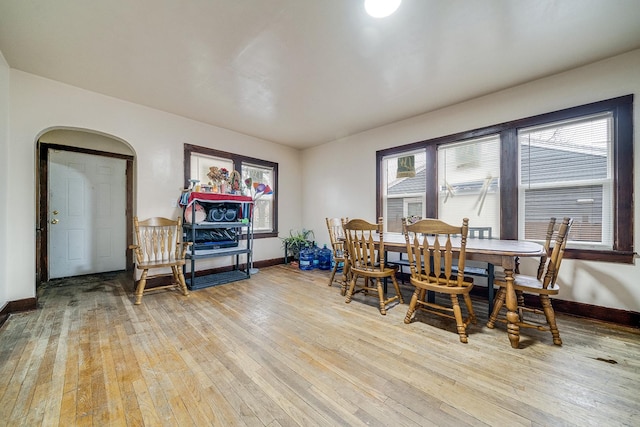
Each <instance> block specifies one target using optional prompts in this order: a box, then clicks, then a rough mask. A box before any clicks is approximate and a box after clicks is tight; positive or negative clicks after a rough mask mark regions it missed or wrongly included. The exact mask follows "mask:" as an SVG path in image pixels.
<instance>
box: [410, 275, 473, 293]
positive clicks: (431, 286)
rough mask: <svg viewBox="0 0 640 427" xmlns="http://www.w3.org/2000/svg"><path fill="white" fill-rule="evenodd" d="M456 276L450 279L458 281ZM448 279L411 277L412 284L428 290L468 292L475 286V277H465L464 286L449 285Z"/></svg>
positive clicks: (454, 281)
mask: <svg viewBox="0 0 640 427" xmlns="http://www.w3.org/2000/svg"><path fill="white" fill-rule="evenodd" d="M456 281H457V278H456V276H452V277H451V279H450V282H451V283H456ZM446 282H447V279H445V278H442V279H441V280H440V281H439V282H438V283H435V282H434V283H431V282H426V281H424V280H419V279H416V278H413V277H412V278H411V284H412V285H413V286H415V287H416V288H420V289H426V290H428V291H435V292H439V293H442V294H467V293H469V292H470V291H471V289H472V288H473V278H472V277H466V276H465V277H464V279H463V281H462V286H457V283H456V285H447V284H446Z"/></svg>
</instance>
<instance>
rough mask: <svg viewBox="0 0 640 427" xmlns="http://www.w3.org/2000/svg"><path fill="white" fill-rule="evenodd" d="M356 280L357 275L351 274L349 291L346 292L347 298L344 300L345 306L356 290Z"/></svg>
mask: <svg viewBox="0 0 640 427" xmlns="http://www.w3.org/2000/svg"><path fill="white" fill-rule="evenodd" d="M357 279H358V275H356V274H353V275H352V276H351V282H350V283H349V289H348V290H347V297H346V298H345V300H344V302H346V303H347V304H349V303H350V302H351V297H353V291H354V290H355V288H356V280H357Z"/></svg>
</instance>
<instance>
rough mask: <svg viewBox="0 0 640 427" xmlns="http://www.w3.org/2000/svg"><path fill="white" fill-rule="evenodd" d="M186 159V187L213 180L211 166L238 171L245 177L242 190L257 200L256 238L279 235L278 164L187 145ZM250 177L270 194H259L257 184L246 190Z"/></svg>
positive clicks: (185, 147)
mask: <svg viewBox="0 0 640 427" xmlns="http://www.w3.org/2000/svg"><path fill="white" fill-rule="evenodd" d="M184 159H185V160H184V162H185V176H184V180H185V186H188V185H189V180H191V179H197V180H199V181H200V182H201V183H203V184H207V183H208V182H209V181H210V179H209V178H208V177H207V173H208V172H209V168H210V167H212V166H216V167H218V168H225V169H227V170H228V171H233V170H236V171H238V172H239V173H240V176H241V177H242V183H241V186H242V188H243V191H244V192H245V193H246V194H247V195H249V194H251V195H252V196H255V200H256V201H255V205H254V210H253V230H254V237H255V238H261V237H276V236H277V235H278V220H277V218H278V216H277V194H278V189H277V187H278V164H277V163H273V162H269V161H266V160H260V159H255V158H251V157H247V156H241V155H238V154H233V153H227V152H224V151H219V150H214V149H211V148H206V147H199V146H196V145H190V144H185V145H184ZM248 178H250V179H251V183H252V184H255V185H256V186H257V185H259V184H262V185H264V186H265V187H266V188H269V189H271V192H268V191H266V192H260V191H258V192H256V190H257V188H254V185H252V186H251V188H249V187H247V186H246V185H245V182H246V180H247V179H248Z"/></svg>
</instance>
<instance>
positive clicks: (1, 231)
mask: <svg viewBox="0 0 640 427" xmlns="http://www.w3.org/2000/svg"><path fill="white" fill-rule="evenodd" d="M8 163H9V65H8V64H7V61H5V59H4V56H3V55H2V52H0V194H2V195H6V194H7V192H8V188H9V175H8V171H7V169H8V167H7V165H8ZM8 205H9V201H8V199H7V198H6V197H5V196H0V310H2V309H3V308H4V306H5V304H6V303H7V302H8V301H9V298H8V296H7V293H8V289H9V280H8V278H7V276H8V275H7V264H8V263H9V260H8V259H7V254H8V253H9V247H8V245H9V239H8V238H7V229H8V226H9V225H8V221H7V212H8Z"/></svg>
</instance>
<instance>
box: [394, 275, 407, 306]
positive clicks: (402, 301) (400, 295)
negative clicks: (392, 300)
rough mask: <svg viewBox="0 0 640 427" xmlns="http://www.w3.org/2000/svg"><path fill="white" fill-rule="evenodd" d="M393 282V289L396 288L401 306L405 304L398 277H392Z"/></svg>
mask: <svg viewBox="0 0 640 427" xmlns="http://www.w3.org/2000/svg"><path fill="white" fill-rule="evenodd" d="M391 281H392V282H393V287H394V288H396V295H398V300H400V304H404V298H402V292H400V286H398V281H397V280H396V276H395V275H394V276H391Z"/></svg>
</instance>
